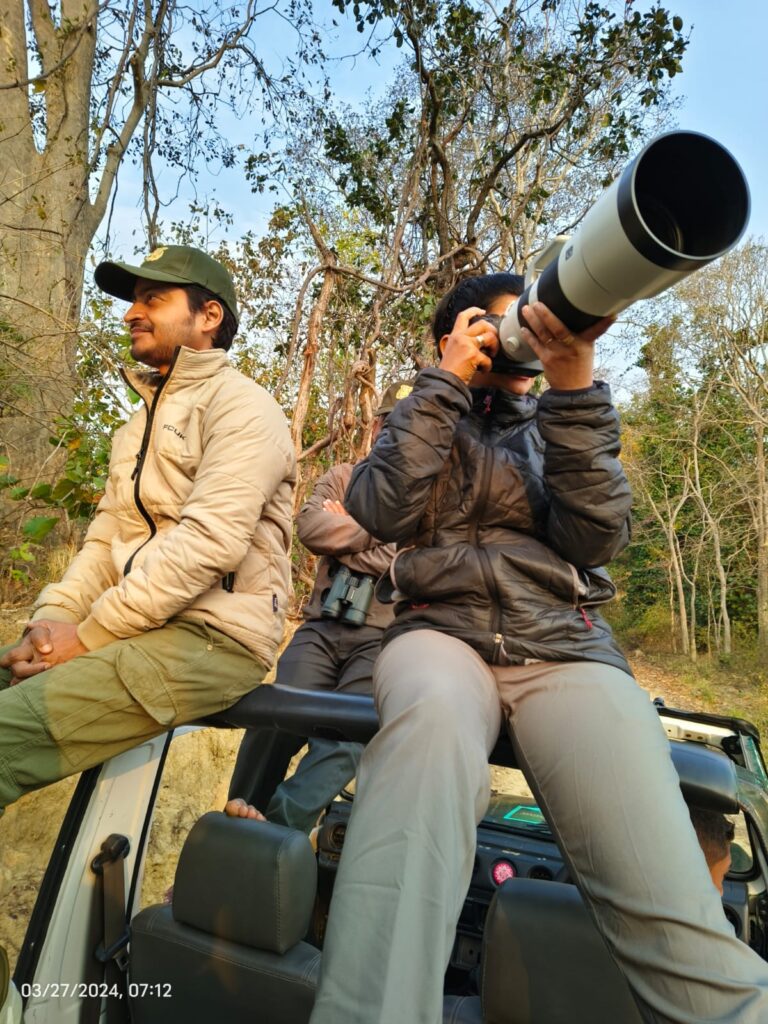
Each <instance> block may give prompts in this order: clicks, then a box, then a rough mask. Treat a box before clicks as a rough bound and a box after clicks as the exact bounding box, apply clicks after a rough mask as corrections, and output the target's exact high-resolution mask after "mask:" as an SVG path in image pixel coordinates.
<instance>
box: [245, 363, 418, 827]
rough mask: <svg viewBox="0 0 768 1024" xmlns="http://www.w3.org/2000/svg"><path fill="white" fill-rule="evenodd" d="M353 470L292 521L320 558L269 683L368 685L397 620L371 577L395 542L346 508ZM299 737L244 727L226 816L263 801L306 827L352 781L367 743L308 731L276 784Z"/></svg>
mask: <svg viewBox="0 0 768 1024" xmlns="http://www.w3.org/2000/svg"><path fill="white" fill-rule="evenodd" d="M411 391H412V387H411V384H410V382H409V381H402V380H398V381H395V382H394V383H393V384H390V386H389V387H388V388H387V389H386V391H385V392H384V395H383V397H382V400H381V402H380V404H379V406H378V408H377V409H376V412H375V419H374V421H373V437H372V441H375V440H376V438H377V436H378V435H379V433H380V431H381V429H382V427H383V426H384V423H385V422H386V419H387V416H388V415H389V414H390V413H391V412H392V410H393V409H394V407H395V404H396V403H397V402H398V401H399V400H400V399H401V398H404V397H405V396H406V395H408V394H410V393H411ZM353 469H354V466H353V465H352V464H351V463H349V462H344V463H339V464H337V465H335V466H332V467H331V468H330V469H329V470H328V471H327V472H326V473H324V474H323V476H321V477H320V479H319V480H318V481H317V483H316V484H315V489H314V491H313V492H312V495H311V496H310V498H309V499H308V500H307V501H306V502H305V503H304V504H303V505H302V507H301V510H300V511H299V514H298V517H297V519H296V532H297V533H298V536H299V540H300V541H301V542H302V544H304V546H305V547H307V548H308V549H309V550H310V551H311V552H312V553H313V554H315V555H319V556H320V558H319V561H318V566H317V576H316V578H315V585H314V587H313V589H312V594H311V595H310V598H309V601H308V602H307V604H306V606H305V607H304V622H303V623H302V624H301V626H299V628H298V629H297V630H296V632H295V633H294V634H293V637H292V638H291V642H290V643H289V644H288V646H287V647H286V648H285V650H284V651H283V653H282V655H281V656H280V660H279V661H278V663H277V674H276V676H275V682H276V683H278V684H279V685H281V686H288V687H298V688H300V689H307V690H308V689H320V688H322V689H326V690H330V691H334V692H337V693H338V692H340V693H356V694H366V695H370V694H371V693H372V692H373V665H374V662H375V661H376V658H377V657H378V654H379V651H380V650H381V640H382V637H383V635H384V630H385V628H386V627H387V626H388V625H389V624H390V622H391V621H392V619H393V618H394V610H393V605H391V604H382V603H381V602H380V601H378V600H377V599H376V597H375V596H374V594H373V584H374V582H375V580H376V579H377V578H378V577H379V576H381V575H382V574H383V573H386V572H387V571H388V570H389V566H390V563H391V561H392V558H393V557H394V554H395V546H394V544H383V543H381V541H379V540H377V539H376V538H375V537H372V536H371V534H370V533H368V531H367V530H365V529H363V527H362V526H360V525H359V524H358V523H356V522H355V520H354V519H353V518H352V517H351V516H350V515H349V514H348V513H347V511H346V509H345V508H344V494H345V492H346V489H347V484H348V483H349V480H350V477H351V476H352V470H353ZM304 742H305V740H304V739H303V738H301V737H295V736H292V735H290V734H289V733H285V732H281V731H279V730H276V729H274V730H273V729H268V728H263V729H253V730H249V731H248V732H247V733H246V734H245V736H244V737H243V741H242V743H241V745H240V751H239V753H238V755H237V763H236V765H235V770H234V773H233V775H232V781H231V782H230V786H229V795H230V800H229V803H228V804H227V807H226V811H227V813H228V814H231V815H233V816H246V815H247V816H250V817H259V816H260V814H259V812H258V811H257V810H256V808H259V809H261V810H264V811H265V812H266V817H267V819H268V820H269V821H273V822H276V823H277V824H280V825H287V826H289V827H290V828H297V829H301V830H303V831H305V832H309V831H310V830H311V829H312V827H313V826H314V825H315V823H316V822H317V819H318V816H319V814H320V812H321V811H322V810H323V808H325V807H326V806H327V805H328V804H329V803H330V802H331V800H333V798H334V797H335V796H336V794H337V793H339V791H340V790H341V789H342V788H343V787H344V786H345V785H347V783H348V782H349V781H350V780H351V779H352V778H354V776H355V774H356V772H357V766H358V764H359V762H360V757H361V755H362V750H363V748H362V746H361V745H360V744H359V743H348V742H340V741H336V740H328V739H318V738H316V737H312V738H310V739H309V750H308V752H307V754H306V755H305V757H304V758H303V759H302V761H301V762H300V763H299V766H298V768H297V770H296V773H295V774H294V775H292V776H291V777H290V778H288V779H286V780H285V781H282V780H283V776H284V775H285V772H286V769H287V768H288V765H289V763H290V760H291V758H292V757H293V756H294V754H296V753H297V751H298V750H299V749H300V748H301V747H302V746H303V744H304Z"/></svg>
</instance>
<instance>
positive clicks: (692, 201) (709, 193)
mask: <svg viewBox="0 0 768 1024" xmlns="http://www.w3.org/2000/svg"><path fill="white" fill-rule="evenodd" d="M748 220H749V187H748V185H747V181H746V178H745V177H744V173H743V172H742V170H741V168H740V167H739V165H738V163H737V162H736V160H735V159H734V158H733V157H732V156H731V154H730V153H729V152H728V150H727V149H725V148H724V147H723V146H721V145H720V143H719V142H715V140H714V139H710V138H709V137H708V136H706V135H701V134H699V133H698V132H687V131H678V132H668V133H667V134H665V135H660V136H658V137H657V138H655V139H653V140H652V141H651V142H649V143H648V144H647V145H646V146H645V147H644V148H643V149H642V150H641V151H640V153H639V154H638V155H637V156H636V157H635V159H634V160H633V161H632V162H631V163H630V164H628V165H627V167H625V169H624V171H623V172H622V173H621V174H620V175H619V177H618V178H617V179H616V180H615V181H614V182H613V184H612V185H611V186H610V187H609V188H608V189H607V190H606V191H605V192H604V193H603V194H602V196H601V197H600V198H599V199H598V200H597V202H596V203H595V205H594V206H593V207H592V208H591V209H590V210H589V211H588V213H587V214H586V216H585V217H584V220H583V221H582V223H581V225H580V226H579V228H578V230H577V231H576V233H575V234H574V235H573V237H572V238H571V239H570V241H569V242H568V243H567V244H566V245H565V246H564V247H563V248H562V250H561V251H560V254H559V256H558V257H557V258H556V259H554V260H552V262H551V263H549V264H548V265H547V266H546V267H545V269H544V270H543V272H542V274H541V276H540V277H539V278H537V279H536V281H534V282H533V284H532V285H531V286H530V287H529V288H526V290H525V291H524V292H523V294H522V295H521V296H520V298H519V299H517V300H516V301H515V302H514V303H512V304H511V305H510V306H509V308H508V309H507V311H506V313H505V314H504V316H503V318H502V321H501V326H500V327H499V339H500V341H501V345H502V347H503V349H504V351H505V352H506V354H507V355H508V356H509V358H510V359H513V360H515V361H517V362H528V361H529V360H531V359H535V358H536V354H535V352H533V351H532V350H531V349H530V347H529V346H528V345H526V343H525V342H524V341H523V340H522V338H521V337H520V328H521V326H525V321H524V320H523V317H522V314H521V312H520V311H521V310H522V308H523V306H526V305H530V304H531V303H532V302H535V301H536V300H537V299H538V300H539V301H541V302H543V303H544V304H545V305H546V306H548V307H549V308H550V309H551V310H552V312H553V313H554V314H555V315H556V316H557V317H559V318H560V320H562V321H563V323H564V324H565V325H566V327H567V328H568V330H569V331H571V332H572V333H573V334H578V333H580V332H581V331H584V330H586V328H587V327H590V326H591V325H592V324H595V323H597V321H598V320H602V318H603V317H605V316H614V315H616V314H617V313H620V312H621V311H622V310H624V309H626V308H627V307H628V306H631V305H632V303H633V302H636V301H637V300H638V299H645V298H649V297H650V296H653V295H658V294H659V293H660V292H662V291H664V290H665V289H666V288H669V287H670V286H671V285H673V284H677V282H678V281H682V279H683V278H684V277H687V276H688V275H689V274H692V273H693V272H694V271H695V270H698V269H700V268H701V267H704V266H706V265H707V264H708V263H711V262H712V261H713V260H716V259H717V258H718V257H719V256H722V255H723V254H724V253H726V252H728V250H729V249H732V248H733V246H734V245H736V243H737V242H738V240H739V239H740V238H741V236H742V234H743V233H744V229H745V228H746V226H747V221H748Z"/></svg>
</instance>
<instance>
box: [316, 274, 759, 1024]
mask: <svg viewBox="0 0 768 1024" xmlns="http://www.w3.org/2000/svg"><path fill="white" fill-rule="evenodd" d="M522 291H523V280H522V278H520V277H518V276H517V275H511V274H493V275H485V276H482V277H475V278H469V279H466V280H464V281H463V282H461V283H460V284H459V285H457V286H456V287H455V288H454V289H453V290H452V291H450V292H449V293H448V294H447V295H446V296H444V297H443V299H442V300H441V301H440V303H439V305H438V307H437V309H436V312H435V317H434V323H433V331H434V336H435V340H436V342H437V345H438V348H439V352H440V356H441V358H440V364H439V366H437V367H434V368H429V369H425V370H422V371H421V372H420V373H419V375H418V376H417V378H416V380H415V383H414V388H413V391H412V393H411V394H410V395H409V396H408V397H407V398H405V399H404V400H403V401H402V402H400V403H399V405H398V407H397V409H395V410H394V412H393V413H392V415H391V416H390V417H389V420H388V422H387V426H386V428H385V430H383V431H382V433H381V435H380V437H379V439H378V441H377V443H376V445H375V446H374V448H373V449H372V451H371V453H370V455H369V457H368V458H367V459H366V460H364V461H363V462H362V463H360V464H359V465H358V466H357V467H356V468H355V470H354V472H353V474H352V478H351V481H350V485H349V488H348V491H347V497H346V501H345V504H346V507H347V509H348V510H349V511H350V513H351V514H352V515H353V516H354V517H355V519H356V520H357V521H358V522H359V523H360V524H361V526H363V527H364V528H366V529H368V530H369V531H370V532H371V533H373V534H374V535H375V536H377V537H379V538H381V539H382V540H384V541H389V542H393V541H394V542H396V543H397V545H398V552H397V554H396V556H395V558H394V560H393V562H392V566H391V569H390V578H391V581H392V586H393V590H394V595H393V596H394V598H395V599H396V600H397V605H396V612H397V614H396V617H395V620H394V622H393V624H392V626H391V627H389V629H388V630H387V633H386V636H385V639H384V645H383V649H382V653H381V656H380V657H379V659H378V661H377V663H376V666H375V671H374V697H375V701H376V706H377V709H378V713H379V719H380V729H379V732H378V733H377V734H376V735H375V736H374V738H373V739H372V740H371V742H370V743H369V744H368V746H367V747H366V750H365V753H364V755H363V757H362V760H361V763H360V767H359V769H358V775H357V790H356V798H355V803H354V807H353V810H352V814H351V818H350V822H349V826H348V828H347V831H346V835H345V841H344V851H343V854H342V857H341V861H340V865H339V870H338V873H337V876H336V882H335V888H334V895H333V900H332V903H331V908H330V916H329V921H328V929H327V932H326V937H325V943H324V948H323V964H322V974H321V979H320V987H319V991H318V995H317V999H316V1002H315V1007H314V1011H313V1013H312V1017H311V1024H339V1022H348V1021H355V1024H400V1022H402V1021H419V1022H420V1024H439V1022H440V1021H441V1020H442V994H443V980H444V975H445V970H446V967H447V965H448V962H449V958H450V954H451V949H452V945H453V941H454V936H455V933H456V923H457V921H458V918H459V914H460V912H461V908H462V906H463V904H464V899H465V895H466V892H467V889H468V886H469V883H470V880H471V877H472V871H473V862H474V853H475V843H476V836H477V832H476V828H477V823H478V821H479V820H480V819H481V817H482V815H483V814H484V812H485V810H486V807H487V805H488V800H489V771H488V756H489V753H490V752H491V750H492V748H493V747H494V745H495V743H496V740H497V738H498V735H499V730H500V728H501V727H502V725H503V726H504V727H505V728H507V729H508V730H509V732H510V736H511V738H512V741H513V744H514V746H515V750H516V754H517V759H518V764H519V765H520V767H521V768H522V769H523V770H524V772H525V775H526V777H527V780H528V783H529V785H530V787H531V789H532V790H533V792H534V794H535V795H536V797H537V801H538V803H539V806H540V807H541V808H542V811H543V812H544V814H545V815H546V817H547V820H548V822H549V825H550V828H551V829H552V831H553V834H554V835H555V836H556V838H557V841H558V845H559V847H560V850H561V852H562V855H563V857H564V859H565V861H566V863H567V865H568V868H569V870H570V872H571V874H572V875H573V877H574V878H575V879H577V882H578V885H579V888H580V889H581V892H582V894H583V895H584V898H585V900H586V902H587V905H588V907H589V908H590V911H591V913H592V915H593V917H594V919H595V922H596V924H597V926H598V928H599V930H600V932H601V933H602V935H603V937H604V939H605V941H606V943H607V944H608V946H609V948H610V950H611V953H612V955H613V956H614V957H615V959H616V961H617V963H618V964H619V966H620V968H621V969H622V971H623V972H624V974H625V976H626V978H627V981H628V983H629V985H630V987H631V989H632V991H633V993H634V995H635V998H636V1000H637V1003H638V1006H639V1008H640V1011H641V1014H642V1016H643V1019H645V1020H647V1021H649V1022H651V1021H653V1022H654V1024H660V1022H665V1024H671V1022H672V1021H675V1022H677V1024H681V1022H684V1024H694V1022H696V1024H699V1022H701V1021H705V1020H706V1021H720V1022H725V1021H728V1022H732V1024H736V1022H737V1021H738V1022H739V1024H758V1022H764V1021H766V1020H768V967H766V964H765V963H763V962H762V961H761V960H760V958H759V957H758V956H757V954H756V953H755V952H754V951H752V950H751V949H750V948H749V947H748V946H747V945H746V944H744V943H742V942H740V941H739V940H738V939H737V938H736V936H735V935H734V933H733V931H732V929H731V928H730V926H729V925H728V923H727V921H726V920H725V917H724V915H723V911H722V906H721V903H720V900H719V898H718V893H717V891H716V889H715V888H714V886H713V885H712V880H711V878H710V875H709V872H708V870H707V865H706V862H705V860H704V858H703V857H702V855H701V851H700V849H699V847H698V844H697V840H696V835H695V833H694V830H693V827H692V825H691V821H690V818H689V816H688V812H687V809H686V805H685V803H684V801H683V798H682V795H681V792H680V786H679V782H678V777H677V773H676V772H675V769H674V766H673V764H672V760H671V757H670V752H669V743H668V741H667V738H666V736H665V733H664V731H663V729H662V727H661V724H660V722H659V720H658V715H657V713H656V711H655V709H654V708H653V706H652V704H651V702H650V701H649V699H648V696H647V694H646V693H645V692H644V691H643V690H641V689H640V687H639V686H638V685H637V684H636V683H635V681H634V679H633V678H632V675H631V672H630V669H629V666H628V664H627V662H626V660H625V658H624V655H623V654H622V652H621V650H620V648H619V647H618V645H617V643H616V641H615V640H614V638H613V636H612V634H611V630H610V627H609V626H608V624H607V623H606V621H605V620H604V619H603V618H602V616H601V615H600V614H599V612H598V610H597V609H598V607H599V605H600V604H602V603H604V602H605V601H607V600H609V599H610V598H611V597H612V596H613V594H614V587H613V584H612V583H611V581H610V578H609V577H608V575H607V573H606V572H605V570H603V569H602V568H600V567H601V566H602V565H603V564H604V563H605V562H608V561H610V560H611V559H612V558H614V557H616V555H618V554H619V552H620V551H621V550H622V549H623V548H624V547H625V546H626V544H627V543H628V540H629V536H630V506H631V494H630V489H629V485H628V483H627V480H626V477H625V475H624V472H623V470H622V467H621V464H620V462H619V460H618V455H619V448H620V446H619V422H618V416H617V414H616V411H615V409H614V408H613V406H612V404H611V398H610V390H609V388H608V386H607V385H606V384H605V383H602V382H599V381H595V380H594V379H593V360H594V342H595V340H596V339H597V338H598V337H599V336H600V335H601V334H602V333H603V332H604V331H605V330H607V328H608V327H609V325H610V323H611V321H610V319H608V318H606V319H604V320H602V321H600V322H599V323H597V324H595V325H594V326H593V327H590V328H588V329H587V330H585V331H584V332H582V333H581V334H577V335H575V336H574V335H573V334H572V333H571V332H570V331H569V330H568V329H567V328H566V326H565V325H564V324H563V323H562V322H561V321H560V320H559V319H558V318H557V317H555V316H554V314H553V313H552V312H551V311H550V310H549V309H548V308H547V307H546V306H545V305H544V304H543V303H540V302H535V303H533V305H532V306H525V307H524V309H523V315H524V317H525V318H526V322H527V325H528V326H527V327H526V328H525V329H524V331H523V336H524V340H525V341H526V342H527V343H528V344H529V345H530V347H531V348H532V349H533V351H534V352H535V354H536V356H537V357H538V360H540V367H541V369H542V370H543V373H544V375H545V377H546V379H547V381H548V383H549V385H550V387H549V389H548V390H547V391H545V392H544V393H543V394H542V396H541V397H540V398H539V399H536V398H534V397H533V396H531V395H530V394H528V392H529V391H530V387H531V378H530V376H529V375H530V373H535V372H536V369H537V368H536V367H532V366H530V365H528V366H527V367H526V366H521V367H520V368H519V369H517V371H515V369H514V368H513V369H512V372H499V364H498V363H496V360H495V356H496V353H497V349H498V334H497V328H496V322H495V321H494V317H497V316H499V315H500V314H503V313H504V312H505V310H506V309H507V307H508V306H509V305H510V303H511V302H512V301H513V300H514V299H515V298H516V297H517V296H519V295H520V294H521V293H522ZM489 314H490V317H489ZM501 369H502V370H504V369H505V367H504V366H503V364H502V366H501ZM542 884H546V883H542ZM513 955H514V951H512V950H510V956H513ZM553 982H554V983H556V967H554V966H553ZM521 998H525V994H523V993H521Z"/></svg>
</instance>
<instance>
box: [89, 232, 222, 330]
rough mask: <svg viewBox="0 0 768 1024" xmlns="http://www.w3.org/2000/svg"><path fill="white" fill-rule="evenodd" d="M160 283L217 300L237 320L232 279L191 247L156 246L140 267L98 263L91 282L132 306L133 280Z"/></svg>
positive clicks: (220, 266)
mask: <svg viewBox="0 0 768 1024" xmlns="http://www.w3.org/2000/svg"><path fill="white" fill-rule="evenodd" d="M137 278H142V279H143V280H146V281H162V282H163V284H179V285H184V284H196V285H199V286H200V287H202V288H207V289H208V291H209V292H213V294H214V295H215V296H216V298H217V299H221V301H222V302H223V303H224V305H225V306H226V307H227V309H228V310H229V311H230V313H231V314H232V316H233V317H234V318H235V320H237V299H236V298H235V286H234V283H233V281H232V277H231V275H230V273H229V271H228V270H227V269H226V267H224V266H222V264H221V263H219V262H218V260H215V259H213V257H211V256H209V255H208V253H205V252H203V251H202V250H201V249H194V248H193V247H192V246H191V245H160V246H158V247H157V248H156V249H153V250H152V252H151V253H150V254H149V256H147V257H146V258H145V260H144V262H143V263H142V264H141V266H140V267H132V266H131V265H130V264H128V263H111V262H109V261H107V262H105V263H100V264H99V265H98V267H96V273H95V274H94V279H95V281H96V284H97V285H98V286H99V288H101V290H102V291H103V292H106V293H107V294H108V295H114V296H115V297H116V298H118V299H125V301H126V302H133V292H134V288H135V287H136V279H137Z"/></svg>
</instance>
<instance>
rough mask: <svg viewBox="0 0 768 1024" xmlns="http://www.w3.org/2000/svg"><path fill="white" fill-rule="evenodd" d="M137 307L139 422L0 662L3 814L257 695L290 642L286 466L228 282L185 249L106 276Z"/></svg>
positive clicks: (106, 287) (282, 423)
mask: <svg viewBox="0 0 768 1024" xmlns="http://www.w3.org/2000/svg"><path fill="white" fill-rule="evenodd" d="M95 276H96V283H97V284H98V286H99V287H100V288H101V289H102V290H103V291H106V292H108V293H109V294H111V295H115V296H117V297H118V298H121V299H125V300H126V301H128V302H130V303H131V305H130V308H129V309H128V311H127V313H126V314H125V318H124V319H125V322H126V324H127V325H128V329H129V330H130V334H131V354H132V355H133V357H134V359H136V360H137V361H138V362H141V363H144V364H145V365H146V366H147V367H148V368H149V369H148V370H137V369H131V370H126V371H124V372H123V377H124V378H125V381H126V383H127V384H128V385H129V386H130V387H131V388H132V389H133V390H134V391H135V392H137V393H138V394H139V395H140V396H141V398H142V399H143V404H142V408H141V409H140V411H139V412H137V413H136V414H135V415H134V416H133V417H132V418H131V419H130V420H129V421H128V423H126V424H125V425H124V426H122V427H121V428H120V429H119V430H118V431H117V433H116V434H115V437H114V441H113V445H112V454H111V459H110V468H109V476H108V479H107V484H106V488H105V493H104V497H103V498H102V499H101V501H100V502H99V505H98V508H97V510H96V515H95V517H94V520H93V522H92V523H91V525H90V527H89V529H88V532H87V534H86V537H85V540H84V543H83V546H82V548H81V549H80V551H79V552H78V554H77V555H76V556H75V558H74V560H73V561H72V563H71V564H70V566H69V568H68V569H67V571H66V572H65V573H64V576H63V578H62V579H61V580H60V581H59V582H57V583H51V584H49V585H48V586H47V587H46V588H45V589H44V590H43V591H42V593H41V594H40V596H39V597H38V599H37V601H36V602H35V606H34V612H33V615H32V619H31V621H30V623H29V624H28V626H27V628H26V630H25V634H24V637H23V638H22V640H21V642H20V643H19V644H17V645H16V646H14V647H12V648H8V649H6V650H5V651H4V652H3V653H2V656H0V721H2V722H3V729H2V732H1V733H0V813H1V812H2V808H3V807H5V806H7V805H8V804H9V803H11V802H12V801H13V800H15V799H17V798H18V797H19V796H21V795H22V794H23V793H25V792H28V791H30V790H33V789H37V788H39V787H40V786H43V785H46V784H47V783H49V782H53V781H55V780H57V779H59V778H63V777H64V776H66V775H71V774H72V773H74V772H78V771H82V770H83V769H85V768H88V767H91V766H92V765H95V764H99V763H101V762H102V761H105V760H107V759H108V758H110V757H113V756H114V755H116V754H118V753H120V752H121V751H123V750H126V749H128V748H129V747H132V746H135V745H136V744H138V743H140V742H142V741H143V740H146V739H148V738H149V737H151V736H154V735H157V734H158V733H161V732H164V731H165V730H166V729H169V728H171V727H173V726H176V725H180V724H182V723H184V722H188V721H191V720H193V719H196V718H199V717H202V716H205V715H210V714H213V713H214V712H216V711H220V710H222V709H223V708H226V707H228V706H229V705H231V704H233V703H234V702H235V701H236V700H237V699H238V698H239V697H241V696H242V695H243V694H244V693H246V692H248V691H249V690H251V689H253V687H254V686H256V685H257V684H258V683H259V682H260V681H261V680H262V679H263V677H264V675H265V673H266V672H267V670H268V668H269V666H270V665H271V663H272V661H273V660H274V657H275V654H276V652H277V648H278V645H279V643H280V640H281V638H282V634H283V626H284V617H285V609H286V606H287V603H288V592H289V587H290V563H289V550H290V541H291V513H292V494H293V486H294V483H295V475H296V460H295V453H294V449H293V445H292V443H291V439H290V435H289V433H288V425H287V423H286V420H285V417H284V416H283V414H282V412H281V410H280V408H279V406H278V405H277V403H276V402H275V401H274V399H273V398H272V397H271V396H270V395H269V394H267V392H266V391H264V389H263V388H261V387H259V385H257V384H256V383H255V382H254V381H252V380H249V379H248V378H246V377H244V376H243V375H242V374H240V373H238V372H237V371H236V370H235V369H234V368H233V367H232V366H231V365H230V363H229V360H228V358H227V355H226V350H227V349H228V348H229V347H230V345H231V343H232V339H233V337H234V334H235V331H236V329H237V303H236V299H235V292H234V287H233V284H232V279H231V277H230V275H229V273H228V272H227V270H226V269H225V268H224V267H223V266H222V265H221V264H220V263H218V262H217V261H216V260H214V259H212V258H211V257H210V256H208V255H206V254H205V253H203V252H201V251H200V250H198V249H194V248H191V247H188V246H174V245H169V246H162V247H161V248H158V249H155V250H154V252H152V253H150V254H149V256H147V257H146V259H145V260H144V262H143V263H142V264H141V266H130V265H128V264H124V263H111V262H107V263H102V264H100V265H99V266H98V267H97V269H96V275H95Z"/></svg>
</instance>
